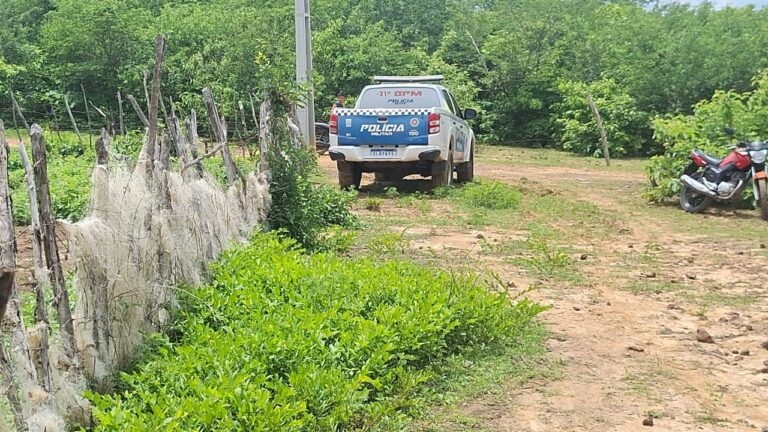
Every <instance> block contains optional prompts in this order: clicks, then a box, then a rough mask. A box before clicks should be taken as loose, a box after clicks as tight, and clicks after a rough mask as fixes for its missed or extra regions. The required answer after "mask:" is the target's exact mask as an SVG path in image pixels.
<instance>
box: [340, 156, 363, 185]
mask: <svg viewBox="0 0 768 432" xmlns="http://www.w3.org/2000/svg"><path fill="white" fill-rule="evenodd" d="M336 166H337V167H338V168H339V187H340V188H341V189H349V188H350V187H353V188H355V189H359V188H360V180H361V179H362V177H363V171H362V170H361V169H360V167H358V166H357V165H355V164H353V163H349V162H345V161H338V162H336Z"/></svg>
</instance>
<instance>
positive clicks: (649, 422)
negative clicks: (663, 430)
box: [643, 417, 653, 426]
mask: <svg viewBox="0 0 768 432" xmlns="http://www.w3.org/2000/svg"><path fill="white" fill-rule="evenodd" d="M643 426H653V417H646V418H645V419H644V420H643Z"/></svg>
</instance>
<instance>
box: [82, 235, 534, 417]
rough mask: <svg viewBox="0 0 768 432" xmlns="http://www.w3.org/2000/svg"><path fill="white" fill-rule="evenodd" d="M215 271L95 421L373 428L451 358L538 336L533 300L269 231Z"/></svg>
mask: <svg viewBox="0 0 768 432" xmlns="http://www.w3.org/2000/svg"><path fill="white" fill-rule="evenodd" d="M213 276H214V279H213V282H212V284H211V285H210V286H208V287H203V288H199V289H195V290H193V291H192V292H191V293H190V294H189V295H188V296H187V297H185V298H183V299H182V301H183V303H184V307H183V308H181V310H179V311H178V313H177V315H176V317H175V325H174V334H175V335H176V336H175V339H174V340H173V341H171V340H169V341H168V342H167V343H165V344H158V350H157V351H156V352H155V353H154V354H153V355H151V356H150V357H149V358H147V359H145V360H144V361H143V362H141V363H140V364H139V365H138V366H137V369H136V371H135V372H133V373H131V374H126V375H124V376H123V377H122V381H123V388H124V391H123V392H121V393H119V394H114V395H96V394H90V395H89V397H90V398H91V400H92V401H93V402H94V404H95V410H94V416H95V418H96V419H97V421H98V426H97V428H96V430H100V431H106V430H121V431H122V430H164V431H188V430H217V431H240V430H253V431H256V430H262V431H267V430H281V431H315V430H370V429H372V428H373V427H374V426H376V427H378V425H380V424H384V423H388V422H390V421H393V422H394V421H395V420H396V419H398V418H400V419H402V418H403V417H404V416H405V415H406V414H407V413H408V411H409V410H410V409H411V408H412V407H413V406H414V404H415V403H416V401H417V400H418V399H420V398H421V397H424V395H425V393H427V394H428V392H429V389H430V388H432V387H430V386H431V385H435V384H436V383H439V382H440V380H441V379H443V378H442V377H443V376H444V375H441V374H442V371H445V370H446V369H445V368H448V367H449V366H450V365H452V364H453V365H459V364H462V365H463V364H464V361H463V360H464V359H467V360H469V357H464V358H462V356H465V355H469V354H471V353H482V352H484V353H493V352H497V353H499V352H504V351H505V350H508V349H514V348H515V347H517V346H519V345H521V344H524V343H531V342H526V341H530V340H531V338H534V340H536V339H535V336H532V332H533V333H534V334H535V332H538V330H537V327H535V326H534V325H532V321H531V320H532V318H533V317H534V316H535V315H536V314H538V313H539V312H541V311H542V310H543V309H544V308H543V307H541V306H539V305H537V304H534V303H532V302H530V301H528V300H517V301H512V300H510V298H509V296H508V295H507V293H498V294H494V293H491V292H489V290H488V289H487V288H486V287H484V286H482V285H480V284H478V283H477V282H476V279H468V278H465V277H458V276H456V275H450V274H446V273H443V272H439V271H433V270H430V269H425V268H422V267H419V266H417V265H415V264H413V263H408V262H397V261H387V262H384V263H376V262H375V261H374V260H371V259H358V260H349V259H342V258H339V257H337V256H335V255H330V254H316V255H312V256H308V255H306V254H304V253H303V252H302V251H301V250H299V249H298V247H297V244H296V243H295V242H293V241H286V240H281V239H279V238H278V237H277V236H276V235H274V234H261V235H257V236H256V237H255V238H254V240H253V242H252V243H251V244H250V245H246V246H240V247H237V248H235V249H232V250H230V251H228V252H226V253H224V254H223V256H222V258H221V260H220V262H219V263H218V264H216V265H215V266H214V267H213ZM538 340H540V339H538ZM533 343H534V344H535V342H533ZM469 361H471V360H469Z"/></svg>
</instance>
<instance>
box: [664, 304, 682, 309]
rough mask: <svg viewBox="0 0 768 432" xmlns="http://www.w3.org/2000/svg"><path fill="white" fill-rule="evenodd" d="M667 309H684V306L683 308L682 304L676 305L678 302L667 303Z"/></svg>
mask: <svg viewBox="0 0 768 432" xmlns="http://www.w3.org/2000/svg"><path fill="white" fill-rule="evenodd" d="M667 309H671V310H683V308H681V307H680V306H678V305H676V304H674V303H670V304H668V305H667Z"/></svg>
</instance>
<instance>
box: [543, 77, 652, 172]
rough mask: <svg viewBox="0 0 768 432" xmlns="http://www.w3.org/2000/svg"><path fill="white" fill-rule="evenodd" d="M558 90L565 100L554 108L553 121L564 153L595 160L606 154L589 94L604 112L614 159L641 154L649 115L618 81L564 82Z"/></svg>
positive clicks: (602, 114) (602, 116)
mask: <svg viewBox="0 0 768 432" xmlns="http://www.w3.org/2000/svg"><path fill="white" fill-rule="evenodd" d="M558 91H559V92H560V95H561V97H562V101H561V102H559V103H557V104H555V105H554V106H553V108H552V110H553V115H552V121H553V123H554V124H555V130H556V136H557V137H558V139H559V145H560V146H562V148H563V149H564V150H569V151H572V152H574V153H579V154H583V155H588V156H595V157H601V156H602V154H603V147H602V144H601V142H600V133H599V130H598V128H597V124H596V122H595V119H594V116H593V114H592V110H591V108H590V106H589V104H588V103H587V95H588V94H591V95H592V99H593V101H594V103H595V105H596V106H597V109H598V110H599V112H600V117H601V118H602V123H603V127H604V128H605V133H606V135H607V137H608V144H609V151H610V154H611V156H616V157H621V156H627V155H637V154H640V153H641V152H642V151H643V150H644V148H645V142H646V137H645V136H647V135H649V134H648V133H647V125H648V114H647V113H644V112H642V111H639V110H638V108H637V102H636V101H635V100H634V98H632V96H630V95H629V94H628V93H627V92H626V90H625V89H622V88H621V87H620V86H619V85H618V83H616V82H615V81H614V80H612V79H603V80H600V81H596V82H594V83H590V84H585V83H582V82H572V81H560V82H559V83H558ZM644 135H645V136H644Z"/></svg>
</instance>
